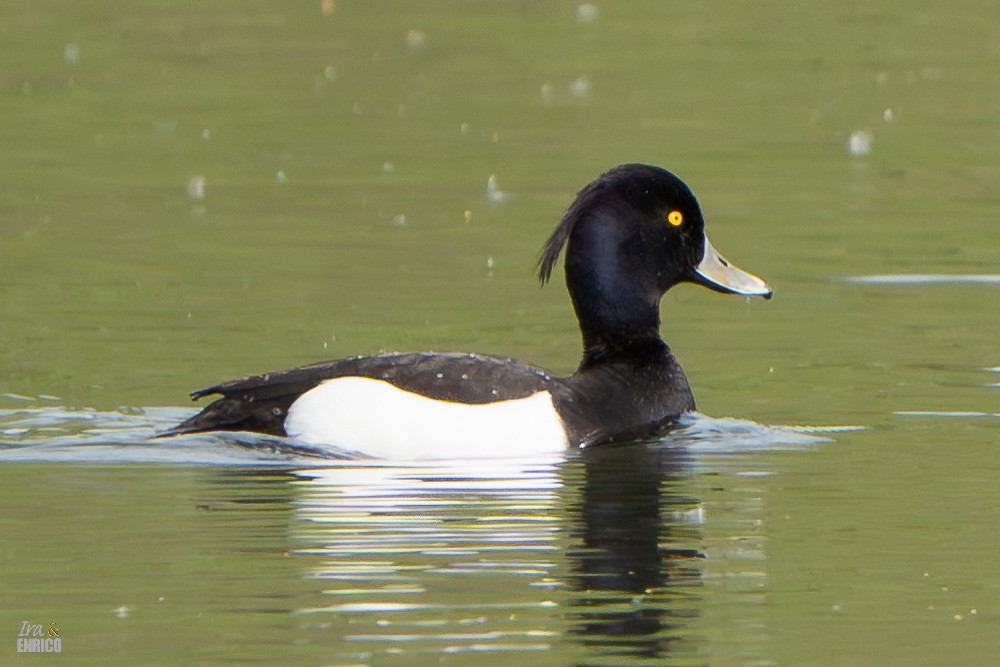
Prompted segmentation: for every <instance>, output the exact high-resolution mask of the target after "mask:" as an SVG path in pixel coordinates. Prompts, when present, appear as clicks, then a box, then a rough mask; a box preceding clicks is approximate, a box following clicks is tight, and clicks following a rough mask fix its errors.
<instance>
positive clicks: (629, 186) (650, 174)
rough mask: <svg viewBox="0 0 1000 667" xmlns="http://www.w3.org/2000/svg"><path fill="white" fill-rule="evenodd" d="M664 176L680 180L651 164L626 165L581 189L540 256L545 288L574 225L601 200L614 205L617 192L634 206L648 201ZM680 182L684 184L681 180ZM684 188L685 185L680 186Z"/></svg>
mask: <svg viewBox="0 0 1000 667" xmlns="http://www.w3.org/2000/svg"><path fill="white" fill-rule="evenodd" d="M664 177H668V178H672V179H674V180H676V178H677V177H676V176H674V175H673V174H671V173H670V172H668V171H666V170H665V169H661V168H659V167H653V166H650V165H648V164H623V165H619V166H617V167H615V168H613V169H609V170H608V171H606V172H605V173H603V174H601V176H600V177H599V178H597V179H596V180H594V181H593V182H591V183H589V184H587V185H586V186H585V187H584V188H583V189H582V190H580V192H578V193H577V195H576V199H575V200H574V201H573V203H572V205H570V207H569V210H568V211H566V215H564V216H563V219H562V220H561V221H560V222H559V225H558V226H556V229H555V231H553V232H552V236H550V237H549V240H548V241H546V242H545V245H544V246H543V247H542V252H541V253H539V257H538V279H539V280H540V281H541V283H542V284H543V285H544V284H545V283H547V282H548V281H549V278H550V277H551V276H552V269H553V268H555V265H556V260H558V259H559V253H560V252H562V248H563V246H564V245H566V241H567V240H568V239H569V235H570V233H571V232H572V231H573V226H574V225H576V223H577V222H578V221H579V220H580V219H581V218H582V217H584V215H585V214H587V213H589V212H591V211H593V209H594V208H595V205H598V202H599V201H600V200H602V199H607V200H608V201H609V202H612V201H614V199H615V197H614V196H612V195H610V194H609V193H615V195H617V196H619V197H621V198H622V199H624V200H626V201H630V203H633V204H634V203H635V202H637V201H639V200H641V199H645V198H648V195H649V192H650V189H651V186H653V185H659V186H660V187H662V181H663V179H664ZM678 183H680V182H679V181H678ZM680 187H685V186H684V185H683V184H680Z"/></svg>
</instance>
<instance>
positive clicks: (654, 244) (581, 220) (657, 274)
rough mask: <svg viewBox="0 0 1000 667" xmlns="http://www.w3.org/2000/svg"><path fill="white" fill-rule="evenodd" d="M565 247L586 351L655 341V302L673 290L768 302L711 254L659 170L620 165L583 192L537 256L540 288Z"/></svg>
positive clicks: (684, 199) (693, 214) (694, 205)
mask: <svg viewBox="0 0 1000 667" xmlns="http://www.w3.org/2000/svg"><path fill="white" fill-rule="evenodd" d="M564 245H565V246H566V284H567V287H568V288H569V292H570V296H571V297H572V299H573V305H574V308H575V309H576V312H577V317H578V318H579V320H580V327H581V329H582V330H583V334H584V344H585V346H589V345H591V344H601V345H605V346H606V345H608V344H609V343H611V344H614V345H616V346H620V345H629V344H631V343H632V342H634V341H636V340H647V339H650V338H655V339H656V340H659V302H660V298H661V297H662V296H663V294H664V293H665V292H666V291H667V290H668V289H670V288H671V287H672V286H673V285H676V284H677V283H679V282H695V283H699V284H701V285H704V286H706V287H709V288H711V289H714V290H716V291H720V292H728V293H733V294H742V295H746V296H763V297H765V298H769V297H770V296H771V290H770V288H768V287H767V285H766V284H764V282H763V281H761V280H760V279H759V278H757V277H755V276H752V275H750V274H748V273H745V272H743V271H741V270H739V269H737V268H736V267H735V266H732V265H730V264H729V263H728V262H726V261H725V260H724V259H723V258H722V257H720V256H719V255H718V253H716V252H715V250H714V249H713V248H712V246H711V244H710V243H709V242H708V239H707V237H706V236H705V221H704V219H703V218H702V214H701V208H700V207H699V206H698V201H697V200H696V199H695V197H694V195H693V194H692V193H691V190H690V189H689V188H688V187H687V186H686V185H685V184H684V182H683V181H681V180H680V179H679V178H677V177H676V176H674V175H673V174H672V173H670V172H669V171H666V170H665V169H660V168H659V167H653V166H650V165H643V164H626V165H622V166H620V167H616V168H614V169H612V170H610V171H608V172H607V173H605V174H603V175H602V176H601V177H600V178H598V179H597V180H595V181H594V182H592V183H590V184H589V185H587V186H586V187H585V188H583V189H582V190H581V191H580V192H579V193H578V194H577V197H576V200H575V201H574V202H573V204H572V205H571V206H570V208H569V210H568V211H567V212H566V215H565V216H564V217H563V219H562V221H561V222H560V223H559V226H558V227H556V229H555V231H554V232H553V233H552V236H551V237H550V238H549V240H548V242H547V243H546V244H545V247H544V248H543V249H542V254H541V258H540V260H539V278H540V279H541V281H542V283H545V282H546V281H547V280H548V279H549V277H550V276H551V274H552V269H553V268H554V266H555V263H556V260H557V259H558V257H559V253H560V251H561V250H562V247H563V246H564Z"/></svg>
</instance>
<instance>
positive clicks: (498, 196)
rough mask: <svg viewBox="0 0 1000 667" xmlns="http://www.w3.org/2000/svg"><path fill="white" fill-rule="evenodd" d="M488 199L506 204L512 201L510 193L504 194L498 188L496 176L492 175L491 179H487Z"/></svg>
mask: <svg viewBox="0 0 1000 667" xmlns="http://www.w3.org/2000/svg"><path fill="white" fill-rule="evenodd" d="M486 198H487V199H488V200H490V201H491V202H495V203H500V202H505V201H507V200H508V199H510V193H508V192H503V191H502V190H501V189H500V188H499V186H497V175H496V174H490V177H489V178H488V179H486Z"/></svg>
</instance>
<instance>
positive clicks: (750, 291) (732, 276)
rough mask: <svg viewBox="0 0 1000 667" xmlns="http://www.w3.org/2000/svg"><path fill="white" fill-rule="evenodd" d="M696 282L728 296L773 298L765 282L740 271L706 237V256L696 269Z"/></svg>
mask: <svg viewBox="0 0 1000 667" xmlns="http://www.w3.org/2000/svg"><path fill="white" fill-rule="evenodd" d="M694 274H695V277H696V280H695V282H697V283H699V284H701V285H704V286H705V287H708V288H709V289H713V290H715V291H716V292H724V293H726V294H738V295H740V296H760V297H764V298H765V299H770V298H771V294H772V292H771V288H770V287H768V286H767V283H765V282H764V281H763V280H761V279H760V278H758V277H757V276H755V275H753V274H752V273H747V272H746V271H744V270H742V269H738V268H736V267H735V266H733V265H732V264H730V263H729V262H728V261H726V258H725V257H723V256H722V255H720V254H719V253H718V252H716V250H715V248H713V247H712V244H711V243H709V242H708V237H705V256H704V257H703V258H702V260H701V262H699V263H698V266H696V267H695V268H694Z"/></svg>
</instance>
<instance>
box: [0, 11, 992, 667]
mask: <svg viewBox="0 0 1000 667" xmlns="http://www.w3.org/2000/svg"><path fill="white" fill-rule="evenodd" d="M8 5H9V6H8V7H7V8H6V10H5V11H4V20H3V21H0V119H2V120H0V139H2V141H3V145H4V151H3V155H2V156H0V176H2V182H3V184H4V186H3V188H0V266H2V267H3V271H2V272H0V441H2V449H0V460H2V461H3V462H2V465H0V503H2V506H3V507H4V512H3V513H2V514H0V524H2V526H0V534H2V535H3V536H4V537H3V541H2V542H0V544H2V551H0V554H2V558H0V662H2V663H3V664H8V663H10V664H27V662H29V661H30V662H45V661H46V658H45V657H42V656H38V655H32V656H24V655H19V654H18V653H17V652H16V639H17V633H18V630H19V629H20V628H21V627H22V623H23V622H24V621H29V622H30V623H32V624H41V625H43V626H44V627H46V628H47V627H48V626H49V624H50V622H54V623H55V625H56V626H57V627H58V629H59V631H60V637H61V639H62V653H61V654H60V655H59V656H58V657H52V656H50V658H51V660H50V661H49V662H53V663H54V662H56V661H63V662H71V663H72V664H95V665H96V664H101V665H105V664H144V663H156V664H217V663H223V662H228V663H233V662H237V663H263V664H275V663H279V664H332V665H358V664H372V665H392V664H400V665H411V664H439V663H441V664H473V663H475V664H477V665H479V664H482V663H490V664H510V663H511V662H515V661H516V662H517V663H519V664H520V663H527V664H538V665H553V664H566V665H571V664H578V665H615V664H620V665H634V664H650V665H654V664H655V665H664V664H670V665H687V664H691V665H702V664H713V665H726V664H734V665H783V664H790V665H885V664H907V665H941V664H968V665H988V664H992V663H993V662H995V659H994V656H995V655H996V651H997V648H998V640H997V636H998V633H997V628H998V620H997V619H998V618H1000V614H998V604H1000V577H998V575H997V571H996V567H995V562H996V554H997V553H998V551H1000V534H998V533H997V531H995V530H994V529H993V526H995V525H996V523H997V512H996V507H997V506H998V501H1000V498H998V493H1000V489H998V486H997V483H996V480H997V479H1000V455H998V453H997V447H996V445H997V442H998V438H997V434H998V433H1000V431H998V425H1000V417H998V416H997V415H998V414H1000V404H998V398H1000V394H998V388H997V385H998V384H1000V376H998V374H997V370H996V369H997V367H998V366H1000V353H998V350H997V344H996V343H997V337H996V333H995V332H996V329H997V324H998V320H997V315H996V309H995V308H994V307H993V304H994V303H995V300H996V296H997V294H996V290H997V289H998V286H997V283H996V275H997V264H996V252H995V249H996V248H997V247H998V246H1000V228H998V226H997V224H996V222H997V206H996V204H997V200H996V194H995V193H996V180H997V178H996V177H997V170H996V165H997V164H1000V155H998V150H1000V149H998V146H1000V141H998V139H1000V136H998V126H997V123H996V117H995V113H994V111H993V110H995V109H996V108H997V105H998V104H1000V99H998V95H1000V92H998V91H1000V85H998V84H1000V81H998V77H1000V75H998V72H1000V69H998V68H997V66H996V65H997V60H998V56H1000V52H998V50H997V42H996V39H995V34H994V33H995V31H994V30H993V29H992V27H993V26H995V25H997V24H998V21H1000V10H998V8H997V6H995V3H988V2H982V1H979V2H976V1H972V0H969V1H965V2H960V3H958V4H955V3H952V4H949V5H941V6H939V5H937V4H934V3H923V2H912V3H905V4H902V5H899V6H892V7H876V6H872V5H871V4H870V3H860V2H847V3H846V4H845V3H840V4H838V6H837V7H836V8H835V9H829V8H825V9H824V10H822V11H820V10H818V9H816V10H814V9H810V8H803V7H801V6H799V5H796V4H794V3H788V2H775V3H771V4H770V5H766V6H759V7H754V11H752V12H747V11H733V7H732V6H731V5H730V4H723V3H719V2H707V3H700V4H698V5H697V6H683V7H682V6H673V5H671V4H669V3H658V2H638V3H631V4H629V5H628V6H624V5H623V6H618V5H614V4H611V5H607V4H601V5H596V4H595V5H587V6H583V5H581V6H577V5H576V4H573V3H570V4H565V5H564V4H559V3H549V2H539V3H531V4H528V5H525V4H518V3H503V2H501V3H494V4H491V5H479V6H475V7H473V6H466V5H464V4H461V3H459V4H456V3H449V2H443V1H438V0H435V1H433V2H426V3H421V4H420V5H419V6H413V7H410V6H390V5H385V6H378V5H377V4H376V5H372V4H370V3H367V4H365V3H352V2H337V3H333V2H322V3H319V2H317V3H315V4H312V3H308V4H302V5H301V6H295V7H292V6H288V7H285V6H283V5H282V6H277V5H276V6H274V7H263V6H261V7H247V6H246V3H237V2H219V3H212V6H211V7H207V6H202V5H201V4H198V3H182V4H177V3H173V4H170V5H161V4H155V3H154V4H147V3H138V4H135V3H133V4H132V5H129V6H128V7H123V6H120V3H105V2H99V1H97V2H89V3H62V6H59V7H55V6H51V7H49V9H50V10H51V11H47V12H42V11H41V10H40V9H38V8H37V7H36V5H35V4H33V3H26V2H20V1H18V2H14V3H13V4H11V3H8ZM854 137H864V139H865V141H864V145H863V148H864V150H857V149H856V148H857V147H856V146H853V147H852V141H853V143H854V144H857V140H854V139H852V138H854ZM627 161H647V162H652V163H656V164H660V165H662V166H664V167H667V168H670V169H671V170H673V171H675V172H677V173H678V174H679V175H681V176H682V177H683V178H684V179H685V180H686V181H687V182H688V183H689V184H690V185H691V186H692V188H693V189H694V191H695V193H696V194H697V195H698V197H699V199H700V201H701V203H702V206H703V208H704V211H705V214H706V218H707V221H708V223H707V224H708V228H709V233H710V235H711V238H712V240H713V243H714V244H715V245H716V247H718V248H719V250H720V251H721V252H722V253H723V254H724V255H725V256H726V257H728V258H730V259H732V260H733V261H734V262H736V263H737V264H738V265H739V266H741V267H743V268H745V269H747V270H750V271H752V272H754V273H756V274H758V275H761V276H762V277H764V278H765V279H766V280H767V281H768V282H769V283H770V284H771V286H772V287H774V289H775V298H774V300H772V301H771V302H768V303H759V302H754V303H746V302H744V301H742V300H739V299H734V298H726V297H721V296H719V295H714V294H710V293H707V292H706V291H704V290H700V289H698V288H695V287H688V286H682V287H680V288H678V289H676V290H674V291H672V292H671V293H670V294H669V295H668V296H667V297H666V298H665V300H664V304H663V315H664V335H665V337H666V339H667V340H668V342H669V343H670V344H671V346H672V348H673V349H674V351H675V353H676V354H677V356H678V358H679V359H680V361H681V363H682V364H683V365H684V367H685V369H686V371H687V373H688V376H689V378H690V379H691V383H692V386H693V387H694V390H695V395H696V398H697V400H698V406H699V410H700V412H701V416H698V417H695V418H693V419H692V421H691V422H690V423H688V424H686V425H685V427H684V428H683V429H681V430H680V431H679V432H677V433H675V434H673V436H672V437H671V438H670V439H668V440H667V441H666V442H664V443H659V444H654V445H645V446H638V447H625V448H620V449H613V450H605V451H597V450H595V451H591V452H583V453H575V454H572V455H568V456H566V457H557V458H554V459H546V460H529V461H522V460H505V461H490V462H479V463H469V462H464V463H463V462H441V463H431V462H425V463H419V464H418V463H408V464H402V463H401V464H395V465H392V464H386V463H384V462H372V461H359V460H330V459H323V458H319V457H317V456H316V452H314V451H310V450H308V449H307V448H302V447H300V446H297V445H295V443H291V442H288V441H286V440H283V439H274V438H242V437H233V436H217V437H216V436H204V437H197V438H181V439H177V440H173V441H169V442H168V441H163V440H154V441H151V440H150V439H149V438H150V436H151V435H152V434H153V433H154V432H155V431H156V430H157V429H160V428H164V427H165V426H166V425H168V424H171V423H174V422H175V421H176V420H177V419H180V418H182V417H183V416H185V415H188V414H191V410H192V409H193V408H192V407H191V405H190V404H189V403H187V401H186V398H185V397H186V393H187V392H188V391H189V390H191V389H196V388H198V387H200V386H207V385H211V384H213V383H215V382H217V381H219V380H222V379H226V378H230V377H236V376H239V375H245V374H249V373H255V372H260V371H265V370H270V369H278V368H285V367H291V366H295V365H298V364H302V363H308V362H313V361H317V360H321V359H326V358H334V357H341V356H349V355H353V354H363V353H373V352H378V351H379V350H382V349H384V350H404V351H405V350H423V349H436V350H469V351H479V352H486V353H500V354H506V355H510V356H513V357H517V358H522V359H525V360H527V361H530V362H533V363H537V364H539V365H542V366H544V367H546V368H548V369H550V370H552V371H553V372H556V373H566V372H570V371H571V370H572V369H573V367H574V366H575V364H576V362H577V355H578V349H579V343H578V333H577V332H576V330H575V328H574V326H573V320H572V313H571V311H570V308H569V304H568V299H567V298H566V295H565V291H564V290H563V289H562V288H561V286H560V285H559V284H558V283H559V281H558V277H557V280H554V281H553V284H552V285H550V286H548V287H546V288H545V289H542V290H539V289H538V287H537V282H536V280H535V279H534V278H533V276H532V275H531V273H532V267H533V264H534V261H535V258H536V253H537V251H538V248H539V247H540V246H541V244H542V242H543V241H544V239H545V238H546V237H547V236H548V234H549V232H550V231H551V229H552V227H553V226H554V225H555V223H556V222H557V221H558V219H559V217H560V216H561V213H562V211H563V210H564V209H565V207H566V206H567V205H568V203H569V201H570V200H571V199H572V196H573V193H574V192H575V191H576V190H577V189H578V188H579V187H581V186H582V185H583V184H584V183H586V182H587V181H589V180H590V179H592V178H593V177H594V176H595V175H597V174H598V173H600V172H601V171H603V170H605V169H607V168H608V167H610V166H613V165H615V164H618V163H621V162H627ZM150 406H153V407H150ZM783 425H788V426H783ZM803 427H809V428H803ZM846 427H860V428H859V429H858V430H850V429H848V428H846Z"/></svg>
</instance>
